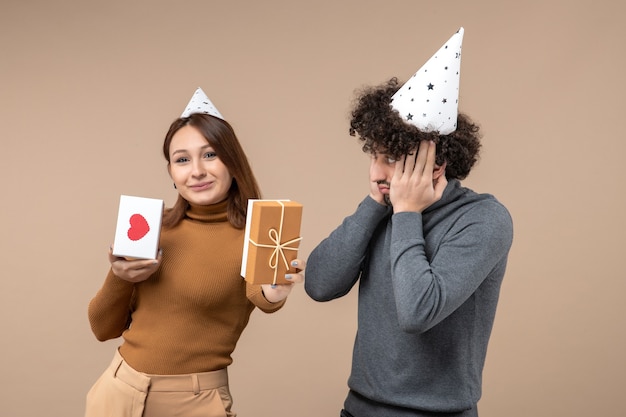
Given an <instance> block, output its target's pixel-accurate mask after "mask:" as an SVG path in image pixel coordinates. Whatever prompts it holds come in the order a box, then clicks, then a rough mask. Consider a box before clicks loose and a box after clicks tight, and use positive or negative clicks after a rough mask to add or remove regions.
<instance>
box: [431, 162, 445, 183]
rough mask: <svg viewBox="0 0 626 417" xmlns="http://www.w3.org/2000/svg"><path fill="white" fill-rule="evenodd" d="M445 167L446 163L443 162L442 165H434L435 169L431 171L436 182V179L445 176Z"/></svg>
mask: <svg viewBox="0 0 626 417" xmlns="http://www.w3.org/2000/svg"><path fill="white" fill-rule="evenodd" d="M446 165H448V163H447V162H444V163H443V164H442V165H435V169H433V179H434V180H436V179H437V178H439V177H441V176H442V175H445V173H446Z"/></svg>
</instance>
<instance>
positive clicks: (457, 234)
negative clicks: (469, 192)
mask: <svg viewBox="0 0 626 417" xmlns="http://www.w3.org/2000/svg"><path fill="white" fill-rule="evenodd" d="M512 239H513V225H512V221H511V217H510V215H509V213H508V211H507V210H506V208H504V207H503V206H502V205H500V204H499V203H497V202H495V201H491V202H489V201H487V202H483V203H481V204H479V205H477V206H476V207H474V208H473V209H472V210H471V212H470V213H467V214H465V215H464V216H461V217H460V218H459V219H457V220H456V221H455V222H454V224H453V225H452V226H451V227H450V229H449V230H448V231H447V232H446V234H445V236H444V237H443V238H442V239H441V241H440V243H439V244H438V247H436V248H432V253H431V255H430V259H429V257H427V254H426V249H425V241H424V234H423V230H422V218H421V214H419V213H409V212H403V213H396V214H394V215H393V217H392V239H391V241H392V244H391V268H392V282H393V290H394V296H395V300H396V308H397V311H398V320H399V323H400V326H401V328H403V329H404V330H405V331H407V332H424V331H426V330H428V329H430V328H432V327H433V326H435V325H436V324H437V323H439V322H440V321H442V320H443V319H445V318H446V317H448V316H449V315H450V314H452V313H453V312H454V311H455V310H456V309H457V308H458V307H459V306H460V305H461V304H463V303H464V302H465V301H466V300H467V299H468V298H469V297H470V296H471V295H472V294H473V293H474V292H475V291H476V289H477V288H478V287H479V286H480V285H481V284H482V283H483V282H484V281H485V280H487V279H493V280H495V281H497V282H496V283H495V284H496V285H498V286H499V281H500V280H501V279H502V276H503V275H504V269H505V267H506V260H507V256H508V252H509V249H510V247H511V244H512Z"/></svg>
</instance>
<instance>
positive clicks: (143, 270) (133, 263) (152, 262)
mask: <svg viewBox="0 0 626 417" xmlns="http://www.w3.org/2000/svg"><path fill="white" fill-rule="evenodd" d="M161 257H162V253H161V251H160V250H159V254H158V256H157V258H156V259H133V260H128V259H126V258H122V257H119V256H115V255H113V248H109V262H111V270H112V271H113V273H114V274H115V276H116V277H118V278H120V279H123V280H124V281H128V282H132V283H137V282H142V281H145V280H147V279H148V278H150V276H151V275H152V274H154V273H155V272H156V270H157V269H158V268H159V265H160V264H161Z"/></svg>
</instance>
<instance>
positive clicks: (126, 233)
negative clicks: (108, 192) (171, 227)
mask: <svg viewBox="0 0 626 417" xmlns="http://www.w3.org/2000/svg"><path fill="white" fill-rule="evenodd" d="M162 216H163V200H159V199H155V198H145V197H134V196H128V195H122V196H120V208H119V211H118V214H117V227H116V230H115V240H114V243H113V255H115V256H121V257H124V258H127V259H156V257H157V251H158V250H159V236H160V234H161V219H162Z"/></svg>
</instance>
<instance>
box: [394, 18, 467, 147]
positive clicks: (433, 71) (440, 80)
mask: <svg viewBox="0 0 626 417" xmlns="http://www.w3.org/2000/svg"><path fill="white" fill-rule="evenodd" d="M463 32H464V31H463V28H460V29H459V30H458V32H456V33H455V34H454V35H452V37H451V38H450V39H449V40H448V42H446V43H445V44H444V45H443V46H442V47H441V48H440V49H439V50H438V51H437V53H435V55H433V56H432V57H431V58H430V59H429V60H428V61H427V62H426V63H425V64H424V65H423V66H422V67H421V68H420V69H419V70H418V71H417V72H416V73H415V74H413V76H412V77H411V78H410V79H409V80H408V81H407V82H406V83H405V84H404V85H403V86H402V87H400V89H399V90H398V91H397V92H396V93H395V94H394V95H393V97H392V98H391V107H393V108H394V109H395V110H397V111H398V112H399V113H400V116H401V117H402V119H403V120H404V121H405V122H407V123H410V124H412V125H414V126H417V128H418V129H420V130H423V131H426V132H439V134H440V135H447V134H449V133H452V132H454V131H455V130H456V119H457V114H458V106H459V77H460V72H461V44H462V43H463Z"/></svg>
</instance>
